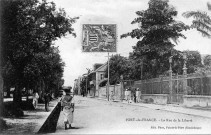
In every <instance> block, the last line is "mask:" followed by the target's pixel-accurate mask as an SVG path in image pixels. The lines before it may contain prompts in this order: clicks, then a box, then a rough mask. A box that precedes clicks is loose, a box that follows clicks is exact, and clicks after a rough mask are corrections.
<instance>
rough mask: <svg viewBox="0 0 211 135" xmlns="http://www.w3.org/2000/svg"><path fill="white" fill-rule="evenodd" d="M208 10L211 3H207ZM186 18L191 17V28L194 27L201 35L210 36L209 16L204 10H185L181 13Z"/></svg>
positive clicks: (210, 23) (210, 22) (210, 18)
mask: <svg viewBox="0 0 211 135" xmlns="http://www.w3.org/2000/svg"><path fill="white" fill-rule="evenodd" d="M207 7H208V11H211V4H210V3H207ZM183 16H184V17H186V18H190V17H193V21H192V25H191V27H192V28H196V29H197V31H199V32H200V33H201V34H202V36H204V37H208V38H211V16H210V14H209V13H207V12H205V11H199V10H198V11H187V12H185V13H183Z"/></svg>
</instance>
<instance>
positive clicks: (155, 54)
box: [121, 0, 189, 79]
mask: <svg viewBox="0 0 211 135" xmlns="http://www.w3.org/2000/svg"><path fill="white" fill-rule="evenodd" d="M148 4H149V8H148V9H147V10H142V11H137V12H136V14H137V15H138V17H137V18H135V19H134V20H133V21H132V24H135V23H138V24H139V28H137V29H134V30H132V32H129V33H126V34H123V35H121V38H124V37H127V36H130V37H132V38H137V39H140V40H139V41H138V42H137V44H136V46H133V52H132V53H131V54H130V58H131V59H132V60H134V61H135V62H133V63H134V65H133V67H134V70H135V71H133V72H134V73H133V78H135V79H141V75H140V74H139V75H138V74H136V73H137V70H140V69H141V65H142V64H141V63H143V79H147V78H152V77H157V76H158V75H159V74H162V73H164V72H165V71H167V70H168V69H169V61H168V59H169V57H170V56H174V55H176V54H177V51H176V50H174V49H173V47H174V46H175V45H174V44H173V43H172V42H171V40H173V41H174V42H175V43H176V44H177V40H178V38H179V37H183V38H185V36H184V35H183V34H182V33H181V32H182V31H183V30H187V29H189V27H188V26H187V25H185V24H184V23H182V22H180V21H176V20H174V18H173V17H175V16H177V11H176V10H175V8H174V7H173V6H170V5H169V4H168V0H150V1H149V3H148ZM136 63H137V64H136ZM136 69H137V70H136Z"/></svg>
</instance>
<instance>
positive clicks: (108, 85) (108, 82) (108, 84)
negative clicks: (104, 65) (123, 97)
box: [106, 52, 110, 101]
mask: <svg viewBox="0 0 211 135" xmlns="http://www.w3.org/2000/svg"><path fill="white" fill-rule="evenodd" d="M106 57H108V81H107V98H108V101H109V87H110V81H109V78H110V73H109V71H110V56H109V52H108V56H106Z"/></svg>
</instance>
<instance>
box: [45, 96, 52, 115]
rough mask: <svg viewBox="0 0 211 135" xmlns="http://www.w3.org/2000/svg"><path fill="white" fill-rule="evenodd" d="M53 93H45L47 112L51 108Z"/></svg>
mask: <svg viewBox="0 0 211 135" xmlns="http://www.w3.org/2000/svg"><path fill="white" fill-rule="evenodd" d="M51 98H52V97H51V95H50V93H45V95H44V102H45V110H46V112H48V110H49V102H50V101H51Z"/></svg>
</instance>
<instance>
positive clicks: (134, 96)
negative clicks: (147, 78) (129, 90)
mask: <svg viewBox="0 0 211 135" xmlns="http://www.w3.org/2000/svg"><path fill="white" fill-rule="evenodd" d="M133 98H134V103H136V89H135V91H134V92H133Z"/></svg>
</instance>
